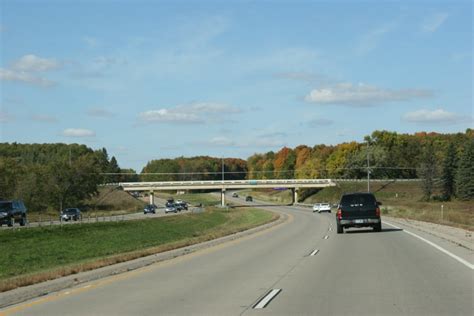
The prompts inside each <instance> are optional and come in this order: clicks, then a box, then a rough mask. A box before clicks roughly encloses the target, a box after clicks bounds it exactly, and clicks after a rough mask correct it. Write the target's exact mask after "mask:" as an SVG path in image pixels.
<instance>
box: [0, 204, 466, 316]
mask: <svg viewBox="0 0 474 316" xmlns="http://www.w3.org/2000/svg"><path fill="white" fill-rule="evenodd" d="M267 208H268V209H272V210H274V211H277V212H281V213H284V214H288V215H289V217H288V220H287V221H286V222H285V223H283V224H280V225H278V226H275V227H273V228H270V229H268V230H265V231H262V232H259V233H257V234H254V235H250V236H247V237H244V238H241V239H238V240H234V241H231V242H227V243H225V244H221V245H218V246H215V247H212V248H208V249H205V250H201V251H197V252H195V253H191V254H189V255H185V256H182V257H178V258H175V259H172V260H169V261H165V262H161V263H157V264H154V265H151V266H148V267H146V268H143V269H139V270H135V271H132V272H128V273H125V274H121V275H117V276H113V277H109V278H105V279H102V280H99V281H94V282H91V283H88V284H81V285H80V286H79V287H77V288H72V289H69V290H65V291H61V292H59V293H54V294H51V295H48V296H44V297H41V298H38V299H35V300H31V301H28V302H25V303H22V304H19V305H16V306H11V307H9V308H7V309H5V310H3V311H2V312H3V313H6V314H10V313H12V314H16V315H473V269H472V259H473V258H472V252H470V251H468V250H467V249H464V248H460V247H457V246H455V245H454V244H450V243H446V244H442V245H441V246H442V247H443V249H445V250H447V251H449V253H450V254H452V256H451V255H448V254H447V253H444V252H442V251H440V250H439V249H437V248H435V247H434V246H433V245H430V244H428V243H427V242H426V241H423V240H421V239H419V238H417V237H415V236H413V235H410V234H409V233H407V232H406V231H404V230H402V229H399V228H394V227H393V226H390V225H388V224H386V223H384V225H383V231H382V232H380V233H375V232H372V230H371V229H352V230H348V233H344V234H339V235H338V234H336V231H335V219H334V214H316V213H312V212H311V210H308V209H302V208H297V207H282V206H274V207H267ZM417 234H418V233H417ZM420 237H423V238H426V239H427V240H429V241H431V242H434V243H435V244H436V245H440V244H439V243H441V242H442V241H441V240H437V239H436V238H435V237H433V236H425V235H420ZM438 242H439V243H438ZM453 256H454V257H453ZM455 257H458V258H459V259H461V261H459V260H458V259H456V258H455ZM462 260H465V262H464V263H463V262H462ZM0 313H1V312H0Z"/></svg>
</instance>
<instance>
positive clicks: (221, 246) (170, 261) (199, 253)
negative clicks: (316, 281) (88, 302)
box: [0, 214, 294, 316]
mask: <svg viewBox="0 0 474 316" xmlns="http://www.w3.org/2000/svg"><path fill="white" fill-rule="evenodd" d="M286 215H287V216H288V218H287V219H286V220H285V221H283V222H281V223H279V224H277V225H275V226H272V227H269V228H267V229H264V230H262V231H259V232H256V233H253V234H251V235H247V236H243V237H239V238H237V239H233V240H230V241H227V242H224V243H222V244H218V245H215V246H211V247H209V248H205V249H200V250H197V251H195V252H192V253H189V254H185V255H182V256H179V257H176V258H172V259H168V260H164V261H160V262H156V263H154V264H151V265H149V266H146V267H143V268H139V269H137V270H133V271H130V272H125V273H122V274H119V275H116V276H109V277H106V278H105V279H104V280H100V281H92V282H91V283H89V284H88V285H85V286H82V287H78V288H74V289H67V290H62V291H61V292H59V293H56V294H50V295H48V296H46V297H43V298H40V299H36V300H34V301H32V302H27V303H20V304H19V305H16V306H13V307H10V308H7V309H5V310H4V311H0V316H7V315H10V314H13V313H16V312H19V311H22V310H24V309H27V308H30V307H33V306H35V305H38V304H43V303H47V302H53V301H57V300H59V299H61V298H64V297H66V296H70V295H75V294H79V293H82V292H86V291H89V290H91V289H94V288H97V287H99V286H104V285H107V284H110V283H113V282H117V281H121V280H125V279H128V278H131V277H133V276H136V275H139V274H142V273H144V272H148V271H150V270H152V269H158V268H161V267H164V266H169V265H171V264H176V263H179V262H182V261H187V260H190V259H192V258H194V257H196V256H202V255H204V254H209V253H212V252H215V251H218V250H221V249H224V248H227V247H230V246H233V245H236V244H238V243H241V242H243V241H246V240H249V239H253V238H255V237H258V236H261V235H263V234H267V233H269V232H271V231H274V230H276V229H278V228H280V227H281V226H282V225H284V224H289V223H291V222H293V220H294V217H293V215H291V214H286Z"/></svg>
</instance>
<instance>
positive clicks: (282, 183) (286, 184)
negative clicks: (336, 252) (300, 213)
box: [119, 179, 336, 206]
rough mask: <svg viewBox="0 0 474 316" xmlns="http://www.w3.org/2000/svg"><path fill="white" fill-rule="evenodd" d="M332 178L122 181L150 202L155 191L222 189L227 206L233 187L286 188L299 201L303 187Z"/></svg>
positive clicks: (318, 185)
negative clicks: (146, 197)
mask: <svg viewBox="0 0 474 316" xmlns="http://www.w3.org/2000/svg"><path fill="white" fill-rule="evenodd" d="M335 185H336V183H335V182H334V181H332V180H331V179H268V180H223V181H222V180H216V181H163V182H122V183H119V186H121V187H122V188H123V190H124V191H132V192H136V191H145V192H149V194H150V204H154V201H155V199H154V191H167V190H220V191H221V205H222V206H225V192H226V190H229V189H230V190H232V189H262V188H272V189H275V188H285V189H290V190H292V192H293V194H292V195H293V203H295V202H297V201H298V191H299V189H301V188H325V187H331V186H335Z"/></svg>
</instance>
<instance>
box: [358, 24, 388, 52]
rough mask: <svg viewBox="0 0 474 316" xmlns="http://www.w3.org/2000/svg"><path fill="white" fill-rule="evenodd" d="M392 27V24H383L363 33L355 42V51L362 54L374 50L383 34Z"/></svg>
mask: <svg viewBox="0 0 474 316" xmlns="http://www.w3.org/2000/svg"><path fill="white" fill-rule="evenodd" d="M393 27H394V25H393V24H390V25H385V26H382V27H379V28H376V29H374V30H372V31H370V32H368V33H366V34H364V35H363V36H362V37H361V38H360V39H359V42H358V43H357V46H356V52H357V53H358V54H361V55H364V54H367V53H369V52H370V51H372V50H374V49H375V48H376V47H377V45H378V43H379V41H380V40H381V39H382V38H383V36H385V34H387V33H388V32H390V31H391V30H392V29H393Z"/></svg>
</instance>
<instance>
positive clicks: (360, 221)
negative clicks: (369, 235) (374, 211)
mask: <svg viewBox="0 0 474 316" xmlns="http://www.w3.org/2000/svg"><path fill="white" fill-rule="evenodd" d="M381 222H382V220H381V219H380V218H357V219H341V220H339V224H340V225H342V226H373V225H376V224H379V223H381Z"/></svg>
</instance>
